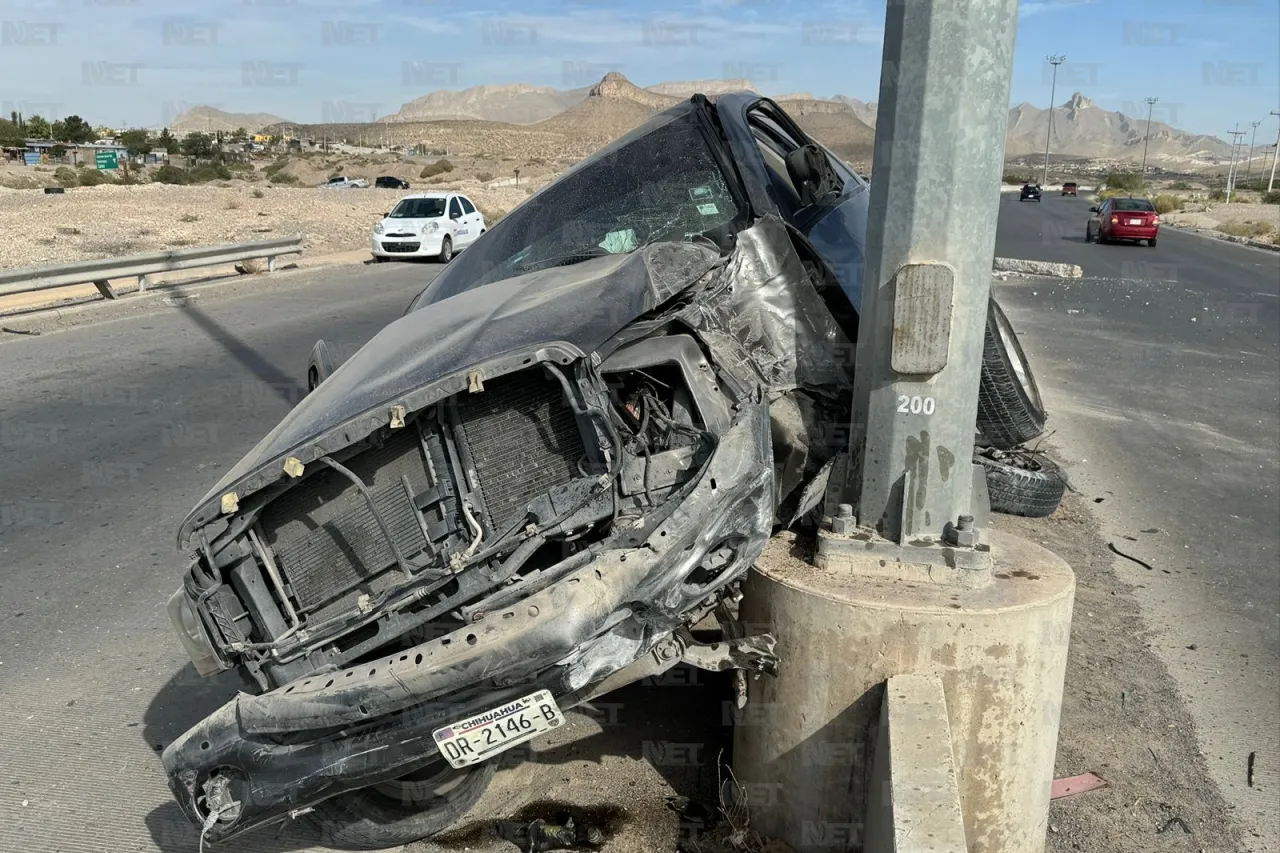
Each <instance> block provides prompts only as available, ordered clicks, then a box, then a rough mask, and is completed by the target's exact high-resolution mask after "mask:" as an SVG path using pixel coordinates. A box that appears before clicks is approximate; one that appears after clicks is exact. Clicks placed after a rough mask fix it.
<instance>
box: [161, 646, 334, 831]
mask: <svg viewBox="0 0 1280 853" xmlns="http://www.w3.org/2000/svg"><path fill="white" fill-rule="evenodd" d="M241 684H242V682H241V681H240V677H239V676H238V675H236V674H235V673H233V672H224V673H219V674H218V675H216V676H213V677H210V678H202V677H201V676H200V675H199V674H198V673H197V672H196V671H195V667H193V666H192V665H191V664H187V665H186V666H184V667H183V668H182V669H180V670H178V671H177V672H176V673H174V674H173V676H172V677H170V679H169V680H168V681H167V682H165V684H164V686H163V687H161V688H160V690H159V691H158V692H157V693H156V695H155V697H154V698H153V699H152V700H151V704H150V705H148V706H147V710H146V713H145V714H144V715H143V723H142V736H143V738H144V739H145V740H146V742H147V745H148V746H149V747H150V748H151V749H152V750H154V751H155V753H156V755H157V756H159V754H160V753H161V752H162V751H163V750H164V748H165V747H166V746H168V745H169V744H170V743H172V742H173V741H174V740H176V739H177V738H178V737H179V736H181V735H182V733H183V732H185V731H186V730H187V729H189V728H191V726H193V725H195V724H196V723H198V722H200V720H202V719H204V718H205V717H207V716H208V715H209V714H211V713H213V712H214V711H216V710H217V709H218V708H220V707H221V706H222V705H224V704H225V703H226V702H227V701H228V700H229V699H231V698H232V697H233V696H235V695H236V693H237V692H238V691H239V690H240V689H241ZM144 821H145V823H146V825H147V830H148V831H149V832H150V833H151V838H152V840H153V841H154V842H155V845H156V848H157V849H158V850H160V851H161V853H190V851H192V850H196V849H198V848H199V844H200V830H199V828H198V827H197V826H195V825H194V824H192V823H191V822H190V821H189V820H188V819H187V817H186V815H184V814H183V813H182V809H181V808H179V807H178V804H177V802H175V801H174V800H169V801H168V802H166V803H164V804H163V805H161V806H158V807H156V808H154V809H152V810H151V812H149V813H148V814H147V816H146V817H145V818H144ZM319 843H320V833H319V831H318V830H317V829H316V828H315V827H314V825H312V824H310V823H308V822H306V821H301V822H296V823H295V824H293V825H290V824H282V825H280V826H278V827H269V828H266V829H263V830H260V831H258V832H255V833H253V834H252V835H249V836H245V841H244V843H240V841H239V840H237V842H236V843H235V847H234V849H235V850H237V851H240V850H243V851H246V853H248V851H253V853H286V851H292V850H303V849H307V848H310V847H314V846H316V845H317V844H319Z"/></svg>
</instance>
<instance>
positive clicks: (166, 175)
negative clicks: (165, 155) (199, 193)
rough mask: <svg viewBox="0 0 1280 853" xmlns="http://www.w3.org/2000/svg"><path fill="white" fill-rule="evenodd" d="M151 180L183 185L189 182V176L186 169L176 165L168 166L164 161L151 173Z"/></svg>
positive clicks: (159, 182) (158, 182)
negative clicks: (163, 163)
mask: <svg viewBox="0 0 1280 853" xmlns="http://www.w3.org/2000/svg"><path fill="white" fill-rule="evenodd" d="M151 180H152V181H154V182H156V183H157V184H178V185H184V184H189V183H191V176H190V175H188V174H187V170H186V169H179V168H178V167H177V166H170V165H169V164H168V163H166V164H165V165H163V166H161V167H160V168H159V169H156V170H155V172H154V173H153V174H152V175H151Z"/></svg>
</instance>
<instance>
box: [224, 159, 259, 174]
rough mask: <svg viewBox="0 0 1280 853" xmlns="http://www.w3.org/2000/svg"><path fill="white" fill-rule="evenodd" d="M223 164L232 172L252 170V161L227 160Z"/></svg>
mask: <svg viewBox="0 0 1280 853" xmlns="http://www.w3.org/2000/svg"><path fill="white" fill-rule="evenodd" d="M223 165H225V166H226V167H227V169H228V170H229V171H232V172H252V171H253V164H252V163H243V162H241V161H239V160H227V161H226V162H225V163H224V164H223Z"/></svg>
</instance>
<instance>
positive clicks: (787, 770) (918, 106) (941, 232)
mask: <svg viewBox="0 0 1280 853" xmlns="http://www.w3.org/2000/svg"><path fill="white" fill-rule="evenodd" d="M887 5H888V12H887V15H886V19H885V35H884V54H883V65H882V71H881V79H880V98H879V103H880V107H879V114H878V118H877V121H876V145H875V154H874V166H873V170H872V173H873V175H874V178H873V180H872V182H871V197H870V212H869V216H868V227H867V253H866V263H865V269H866V275H865V281H864V288H863V302H862V310H861V314H860V316H861V323H860V330H859V339H858V345H857V352H856V361H857V370H856V374H855V375H856V379H855V383H856V385H855V388H854V401H853V419H852V424H851V427H852V430H851V433H852V440H851V442H850V447H849V453H848V461H849V463H850V464H849V465H848V466H847V470H849V471H850V475H849V476H848V478H847V480H846V481H845V482H835V483H833V484H832V488H831V489H829V490H828V493H827V499H826V501H827V502H826V513H827V515H828V516H829V518H828V520H827V521H826V523H825V524H824V525H823V529H822V530H821V531H820V533H819V537H818V548H817V555H816V558H815V563H816V564H817V565H816V569H815V567H813V566H807V565H805V564H799V565H797V563H798V561H797V560H795V559H794V558H792V557H791V555H790V553H789V551H788V549H787V546H786V543H785V542H775V543H771V545H770V548H772V549H774V551H773V552H772V553H771V554H769V555H767V557H766V559H763V560H761V561H759V562H758V563H757V565H756V566H755V568H754V569H753V570H752V571H751V572H750V573H749V574H748V578H747V582H746V585H745V587H744V597H743V601H742V609H741V612H742V615H741V619H742V621H743V622H745V623H748V624H751V625H753V626H759V627H767V628H768V629H769V630H771V631H772V632H773V633H774V635H775V636H776V637H777V650H778V654H779V657H780V658H781V662H780V669H779V673H778V677H777V678H766V679H761V680H759V681H752V682H749V685H748V701H747V705H746V707H745V708H744V709H742V711H743V712H742V714H740V715H738V717H737V720H736V722H737V725H736V726H735V731H734V773H735V775H736V777H737V779H738V780H739V782H740V783H742V784H743V785H744V786H745V788H746V790H747V791H748V792H751V791H756V792H764V794H765V799H764V801H763V802H762V801H761V798H760V797H759V796H757V798H756V804H755V806H753V807H752V811H751V825H752V827H753V828H754V829H756V830H758V831H759V832H760V833H761V834H762V835H764V836H766V837H775V838H778V839H780V840H782V841H784V842H786V843H787V844H789V845H790V846H791V847H792V848H794V849H795V850H796V851H797V853H820V851H828V853H829V851H830V850H832V849H833V848H834V849H839V850H849V849H864V848H863V844H864V841H865V837H866V836H865V833H866V825H867V819H868V812H867V803H868V793H869V792H868V787H867V786H868V776H869V774H868V772H867V768H868V764H869V763H870V754H871V745H872V744H875V743H876V739H877V738H876V729H877V725H878V720H879V717H880V709H881V706H882V703H883V700H884V690H885V683H886V682H887V681H889V680H890V679H893V678H895V677H898V676H920V677H926V678H931V679H938V680H940V682H941V684H942V689H943V693H944V695H945V697H946V700H945V707H946V715H947V721H948V723H949V729H950V737H947V735H946V733H945V732H943V731H939V732H937V734H936V736H937V737H938V738H940V739H946V740H947V744H946V746H947V748H948V749H949V750H950V752H951V754H952V755H953V756H954V761H955V774H956V786H957V789H958V791H959V798H960V802H961V806H962V808H963V811H964V835H965V836H966V838H967V841H968V845H969V847H968V851H967V853H1036V851H1040V850H1042V849H1043V847H1044V843H1045V837H1046V829H1047V824H1048V811H1049V795H1050V787H1051V784H1052V781H1053V763H1054V755H1055V752H1056V748H1057V736H1058V720H1059V714H1060V708H1061V700H1062V691H1063V679H1064V675H1065V672H1066V660H1067V647H1068V642H1069V638H1070V627H1071V612H1072V606H1073V603H1074V594H1075V578H1074V575H1073V574H1072V572H1071V568H1070V566H1068V565H1067V564H1066V563H1064V562H1063V561H1062V560H1061V559H1060V558H1058V557H1057V556H1055V555H1053V554H1051V553H1049V552H1048V551H1045V550H1044V549H1043V548H1040V547H1039V546H1037V545H1034V544H1032V543H1030V542H1027V541H1026V540H1023V539H1019V538H1016V537H1013V536H1009V535H1008V534H1000V533H999V532H997V531H994V530H989V529H986V528H987V523H986V521H987V519H986V516H987V515H988V514H989V507H988V505H987V502H986V490H985V479H984V478H983V475H982V472H981V468H980V467H979V466H977V465H974V464H973V452H974V434H975V425H976V420H977V406H978V401H977V396H978V382H979V373H980V370H981V364H982V350H983V338H984V333H985V330H986V322H987V315H988V307H989V296H990V288H991V278H992V258H993V255H994V253H995V251H994V250H995V223H996V218H997V213H998V210H999V205H1000V182H1001V172H1002V166H1003V154H1004V137H1005V129H1006V124H1007V121H1008V105H1009V90H1010V83H1011V79H1012V71H1013V47H1014V33H1015V29H1016V23H1017V13H1018V0H948V2H945V3H944V2H930V0H887ZM854 507H856V508H857V512H856V518H855V517H854V516H855V513H854V511H853V510H854ZM891 725H892V723H891ZM890 736H892V731H891V732H890ZM939 748H941V747H940V746H939ZM922 754H923V753H922ZM911 769H913V770H915V771H919V772H924V768H920V767H916V768H911ZM872 817H875V816H872ZM896 819H897V817H896V816H895V820H896ZM925 835H926V838H916V836H915V835H911V836H910V837H911V840H912V842H913V843H916V842H919V844H920V847H919V848H917V847H914V846H909V847H905V848H904V847H897V848H894V849H896V851H897V853H908V851H914V850H916V849H922V850H927V849H929V848H928V842H929V839H927V833H925ZM866 849H867V850H868V853H880V850H875V851H872V850H870V848H866Z"/></svg>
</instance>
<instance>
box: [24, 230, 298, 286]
mask: <svg viewBox="0 0 1280 853" xmlns="http://www.w3.org/2000/svg"><path fill="white" fill-rule="evenodd" d="M301 251H302V237H301V235H298V236H294V237H277V238H276V239H274V240H260V241H258V242H255V243H230V244H226V245H222V246H196V247H193V248H190V249H172V250H169V251H164V252H150V253H148V254H145V255H130V256H128V257H123V258H98V259H95V260H91V261H76V262H74V263H70V264H54V265H52V266H46V267H26V268H24V269H17V270H0V296H11V295H13V294H15V293H32V292H35V291H39V290H52V289H53V288H56V287H67V286H68V285H73V284H94V285H96V286H97V288H98V292H99V293H101V294H102V296H103V297H104V298H105V299H115V298H117V296H118V294H117V293H116V292H115V290H114V288H112V286H111V280H112V279H118V278H130V277H135V276H136V277H137V279H138V290H139V291H145V290H146V289H147V276H148V275H151V274H153V273H160V272H172V271H175V270H188V269H197V268H199V267H211V266H216V265H218V264H227V263H232V262H234V261H247V260H253V259H256V258H266V259H267V271H268V272H272V271H274V270H275V266H276V264H275V261H276V257H277V256H279V255H290V254H296V253H298V252H301Z"/></svg>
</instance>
